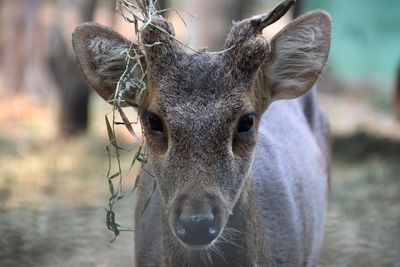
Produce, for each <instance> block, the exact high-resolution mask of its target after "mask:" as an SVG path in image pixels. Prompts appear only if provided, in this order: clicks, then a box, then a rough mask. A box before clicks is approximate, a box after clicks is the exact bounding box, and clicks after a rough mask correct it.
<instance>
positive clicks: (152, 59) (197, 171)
mask: <svg viewBox="0 0 400 267" xmlns="http://www.w3.org/2000/svg"><path fill="white" fill-rule="evenodd" d="M265 18H266V15H260V16H255V17H252V18H250V19H246V20H243V21H240V22H237V23H234V25H233V26H232V28H231V30H230V33H229V34H228V37H227V39H226V44H225V48H226V49H227V50H226V51H225V52H222V53H217V54H212V53H187V52H185V51H184V49H183V47H182V46H181V45H180V44H179V43H178V42H177V41H176V40H175V39H174V38H171V36H173V34H174V32H173V28H172V26H171V25H170V24H169V23H168V22H167V21H166V20H164V19H163V18H161V17H157V18H154V19H153V23H152V24H153V25H157V26H156V27H155V26H147V27H146V28H145V29H144V30H143V31H142V34H141V40H142V42H143V43H145V44H154V43H156V42H157V43H160V42H161V43H162V44H163V45H162V46H161V45H146V46H144V47H143V49H144V51H143V52H141V53H142V55H144V57H142V58H139V59H138V58H137V57H136V59H135V58H134V59H135V60H141V61H142V62H141V63H142V64H145V65H146V68H147V75H146V85H147V89H146V90H144V91H143V92H142V93H140V94H139V90H138V88H136V87H135V86H133V85H132V87H131V88H130V90H129V91H128V93H125V94H124V96H123V98H124V99H126V100H128V99H129V101H131V102H134V103H135V104H136V105H137V106H138V107H139V115H140V121H141V123H142V126H143V131H144V136H145V140H146V143H147V146H148V150H149V158H150V160H149V163H148V165H147V166H146V167H145V168H146V169H147V170H148V171H149V172H150V173H152V174H153V175H154V177H155V180H156V184H157V190H156V191H155V192H154V194H153V196H152V198H151V201H150V203H149V205H148V206H147V209H146V211H145V213H144V214H143V216H141V211H142V208H143V204H144V202H145V198H146V197H147V195H148V193H149V192H150V191H151V189H152V179H151V178H149V177H147V178H148V179H147V178H146V177H143V176H142V179H141V181H142V184H141V192H140V194H139V200H138V204H137V208H136V210H137V212H136V228H135V232H136V234H135V252H136V265H137V266H286V267H287V266H296V267H297V266H315V265H316V262H317V258H318V254H319V251H320V247H321V243H322V239H323V230H324V220H325V219H324V218H325V209H326V195H327V179H328V178H327V176H328V175H327V169H328V161H329V155H328V144H327V135H328V128H327V122H326V119H325V117H324V115H323V113H322V112H321V110H320V108H319V106H318V104H317V103H316V98H315V92H314V89H311V88H312V87H313V85H314V83H315V82H316V80H317V79H318V77H319V75H320V73H321V71H322V69H323V68H324V65H325V62H326V60H327V56H328V51H329V47H330V40H331V19H330V16H329V15H328V14H327V13H325V12H323V11H314V12H310V13H307V14H306V15H303V16H301V17H299V18H297V19H295V20H294V21H293V22H291V23H289V25H287V26H286V27H285V28H284V29H283V30H281V31H280V32H279V33H278V34H277V35H276V36H275V37H274V38H273V39H272V40H271V42H268V41H267V40H266V39H265V38H264V37H263V36H262V35H261V31H262V29H263V28H264V27H265V26H266V25H265ZM166 32H167V33H169V34H166ZM72 41H73V46H74V50H75V53H76V56H77V59H78V62H79V64H80V66H81V68H82V71H83V73H84V75H85V77H86V79H87V81H88V83H89V84H90V85H91V87H92V88H93V89H94V90H95V91H96V92H97V93H98V94H99V95H100V96H101V97H103V98H104V99H105V100H107V101H109V102H110V101H111V102H112V99H113V94H114V92H115V88H116V84H117V81H118V80H119V78H120V76H121V74H122V73H123V71H124V70H125V67H126V62H125V54H124V51H126V49H129V48H130V46H131V42H130V41H128V40H126V39H125V38H123V37H122V36H121V35H119V34H118V33H116V32H115V31H113V30H112V29H110V28H107V27H104V26H101V25H98V24H95V23H85V24H82V25H81V26H79V27H78V28H77V29H76V30H75V32H74V34H73V40H72ZM133 48H134V49H135V50H136V52H139V51H140V48H141V47H139V46H133ZM131 49H132V47H131ZM131 63H132V64H134V63H135V62H131ZM133 72H134V73H133V74H134V75H141V74H142V73H140V71H133ZM300 96H302V97H301V98H298V99H296V100H290V101H289V100H285V101H276V100H280V99H292V98H297V97H300ZM275 101H276V102H275Z"/></svg>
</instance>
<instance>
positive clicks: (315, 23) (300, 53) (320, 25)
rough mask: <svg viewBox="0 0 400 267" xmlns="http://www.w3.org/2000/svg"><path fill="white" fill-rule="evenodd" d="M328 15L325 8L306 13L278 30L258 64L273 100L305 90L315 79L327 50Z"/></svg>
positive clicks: (322, 66) (292, 95) (328, 46)
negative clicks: (261, 63) (264, 56)
mask: <svg viewBox="0 0 400 267" xmlns="http://www.w3.org/2000/svg"><path fill="white" fill-rule="evenodd" d="M331 28H332V26H331V18H330V15H329V14H328V13H326V12H324V11H313V12H309V13H307V14H305V15H303V16H301V17H299V18H297V19H295V20H294V21H292V22H291V23H289V24H288V25H287V26H286V27H285V28H284V29H283V30H281V31H280V32H279V33H278V34H277V35H275V36H274V38H273V39H272V41H271V52H270V55H269V56H268V57H267V61H266V62H265V64H263V65H262V66H261V67H262V68H264V70H263V71H264V73H265V74H266V75H267V76H268V77H267V79H268V80H269V89H270V93H271V97H272V100H277V99H290V98H295V97H298V96H301V95H303V94H304V93H306V92H307V91H308V90H309V89H310V88H311V87H312V86H313V85H314V83H315V82H316V81H317V79H318V77H319V75H320V74H321V72H322V70H323V68H324V66H325V63H326V60H327V57H328V53H329V48H330V43H331Z"/></svg>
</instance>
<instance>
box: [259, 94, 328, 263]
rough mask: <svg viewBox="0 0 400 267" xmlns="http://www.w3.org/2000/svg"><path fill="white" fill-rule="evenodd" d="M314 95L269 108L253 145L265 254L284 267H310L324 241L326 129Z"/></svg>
mask: <svg viewBox="0 0 400 267" xmlns="http://www.w3.org/2000/svg"><path fill="white" fill-rule="evenodd" d="M314 94H315V93H314V92H310V93H308V94H307V95H305V96H304V97H303V98H300V99H299V100H288V101H280V102H276V103H273V104H272V105H271V107H270V108H269V109H268V110H267V112H266V113H265V114H264V115H263V117H262V122H261V125H260V129H259V136H258V142H257V145H256V155H255V159H254V164H253V179H254V183H255V187H256V192H257V197H258V200H259V206H260V208H261V211H262V216H263V219H264V222H265V229H266V231H267V235H268V243H269V247H270V248H269V249H268V251H266V253H268V254H270V253H272V254H273V255H274V258H275V259H276V263H278V264H279V262H282V263H283V262H284V264H283V265H284V266H300V264H302V262H303V263H305V265H304V266H314V265H315V261H316V257H317V255H318V253H319V248H320V247H321V242H322V237H323V226H324V213H325V206H326V192H327V160H328V149H327V147H328V146H327V142H326V141H327V134H328V129H327V122H326V120H325V117H324V114H323V113H322V111H321V110H320V108H319V106H318V105H317V103H316V101H315V95H314ZM302 266H303V265H302Z"/></svg>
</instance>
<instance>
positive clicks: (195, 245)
mask: <svg viewBox="0 0 400 267" xmlns="http://www.w3.org/2000/svg"><path fill="white" fill-rule="evenodd" d="M175 236H176V238H177V239H178V240H179V242H180V243H181V245H182V246H183V247H184V248H185V249H188V250H197V251H202V250H208V249H209V248H210V247H212V246H213V245H214V244H215V243H216V242H217V240H218V238H219V236H220V233H218V235H217V236H216V237H215V238H214V239H212V240H211V241H209V242H207V243H187V242H185V241H183V240H182V239H181V238H179V236H177V235H176V234H175Z"/></svg>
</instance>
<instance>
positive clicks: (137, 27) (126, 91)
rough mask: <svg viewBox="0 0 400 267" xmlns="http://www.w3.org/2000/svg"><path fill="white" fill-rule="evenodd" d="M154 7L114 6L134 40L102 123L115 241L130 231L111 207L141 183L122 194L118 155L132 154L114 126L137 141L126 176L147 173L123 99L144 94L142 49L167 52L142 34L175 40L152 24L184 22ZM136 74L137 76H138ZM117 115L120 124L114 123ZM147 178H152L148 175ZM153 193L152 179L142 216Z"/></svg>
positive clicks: (137, 3) (262, 21)
mask: <svg viewBox="0 0 400 267" xmlns="http://www.w3.org/2000/svg"><path fill="white" fill-rule="evenodd" d="M294 2H295V0H286V1H284V2H282V3H281V4H280V5H279V6H277V7H276V8H275V9H274V10H273V11H272V12H270V13H269V14H268V15H266V16H265V17H257V16H256V17H253V18H252V22H253V23H257V24H258V25H256V26H258V28H259V29H260V31H261V30H262V29H263V28H265V27H266V26H268V25H270V24H273V23H274V22H276V21H277V20H279V19H280V18H281V17H282V16H283V15H285V14H286V13H287V11H288V10H289V9H290V7H291V6H292V5H293V4H294ZM157 6H158V4H157V0H117V5H116V12H117V13H118V14H119V15H121V16H122V17H123V18H124V20H125V21H126V22H128V23H130V24H132V25H133V27H134V33H135V36H136V40H135V41H133V42H132V43H131V45H130V47H129V48H128V49H126V50H125V51H124V53H125V62H126V67H125V70H124V72H123V73H122V75H121V76H120V78H119V80H118V82H117V86H116V88H115V94H114V99H113V105H112V110H111V111H110V112H108V113H107V114H106V115H105V122H106V127H107V133H108V138H109V143H108V144H107V145H106V146H105V150H106V152H107V154H108V171H107V181H108V187H109V191H110V194H111V196H110V198H109V201H108V205H107V208H106V223H107V228H108V229H109V230H110V231H112V232H113V233H114V235H115V237H114V239H113V240H115V238H116V237H117V236H118V235H119V233H120V232H121V231H132V230H131V229H129V228H124V227H122V226H121V225H119V224H118V223H117V222H116V215H115V211H114V205H115V204H116V203H117V202H118V201H119V200H121V199H122V198H124V197H127V196H129V195H131V194H132V193H133V192H135V191H136V189H137V188H138V184H139V179H140V176H139V175H136V179H135V181H134V183H133V186H132V187H131V188H130V189H129V190H127V191H124V190H123V168H122V165H121V164H122V163H121V152H122V151H125V152H130V151H131V150H129V149H126V148H124V147H122V146H120V145H119V143H118V141H117V137H116V128H117V127H116V126H119V125H123V126H125V127H126V129H127V130H128V131H129V133H130V134H131V135H132V136H133V137H134V138H135V139H136V140H137V141H139V147H138V149H137V150H136V152H135V153H134V154H133V159H132V161H131V163H130V166H129V168H128V173H129V172H130V170H131V169H132V167H134V166H135V164H139V167H140V169H141V170H142V171H144V172H147V171H146V169H145V168H144V167H143V165H144V164H145V163H147V159H148V155H147V149H146V145H145V143H144V141H143V140H144V139H143V138H139V137H138V135H137V134H136V133H135V131H134V129H133V127H132V124H137V123H138V121H139V120H138V118H137V119H136V121H133V122H132V121H130V120H129V119H128V117H127V116H126V114H125V112H124V111H123V107H127V106H128V107H136V108H139V107H138V106H137V104H135V102H133V101H130V100H129V97H125V96H129V95H131V94H132V92H131V90H132V87H134V88H135V89H138V90H137V91H138V93H136V94H135V98H136V99H137V98H139V97H140V95H141V94H142V93H143V91H144V90H146V83H145V79H146V75H147V69H146V64H145V59H144V53H143V51H141V50H143V48H144V47H150V46H160V49H158V51H160V52H161V53H167V52H168V51H167V50H166V49H165V46H164V44H163V43H162V42H159V41H156V42H154V43H151V44H147V43H142V41H141V32H142V31H143V30H144V29H145V28H146V27H149V26H151V27H153V28H155V29H156V30H158V31H160V32H161V33H162V34H165V35H167V36H168V38H174V39H175V40H176V38H175V36H173V35H171V34H170V33H169V32H167V31H166V30H165V29H163V28H161V27H159V26H157V25H156V24H154V23H153V21H155V20H154V19H155V18H156V17H158V16H161V14H162V13H163V12H165V11H168V10H171V11H175V12H176V13H177V15H178V16H179V17H180V18H181V20H182V22H183V24H184V25H185V26H186V23H185V21H184V20H183V19H182V17H181V16H180V14H179V12H178V11H176V10H175V9H167V10H157ZM176 41H177V42H178V43H179V44H181V45H183V46H184V47H186V48H188V49H189V50H191V51H192V52H194V53H204V52H203V51H202V52H200V51H197V50H195V49H193V48H191V47H189V46H188V45H187V44H184V43H182V42H180V41H179V40H176ZM231 48H232V47H229V48H227V49H225V50H223V51H220V52H214V53H224V52H226V51H228V50H230V49H231ZM138 73H139V74H140V75H137V74H138ZM118 114H119V117H120V118H121V120H122V121H119V120H117V116H118ZM110 117H111V118H110ZM142 137H143V133H142ZM114 165H116V171H115V172H112V170H113V166H114ZM114 168H115V167H114ZM150 177H153V176H152V175H150ZM155 190H156V182H155V179H154V177H153V187H152V190H151V192H150V193H149V195H148V196H147V198H146V201H145V203H144V207H143V210H142V214H143V212H144V211H145V210H146V207H147V206H148V204H149V201H150V198H151V196H152V194H153V193H154V191H155Z"/></svg>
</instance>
